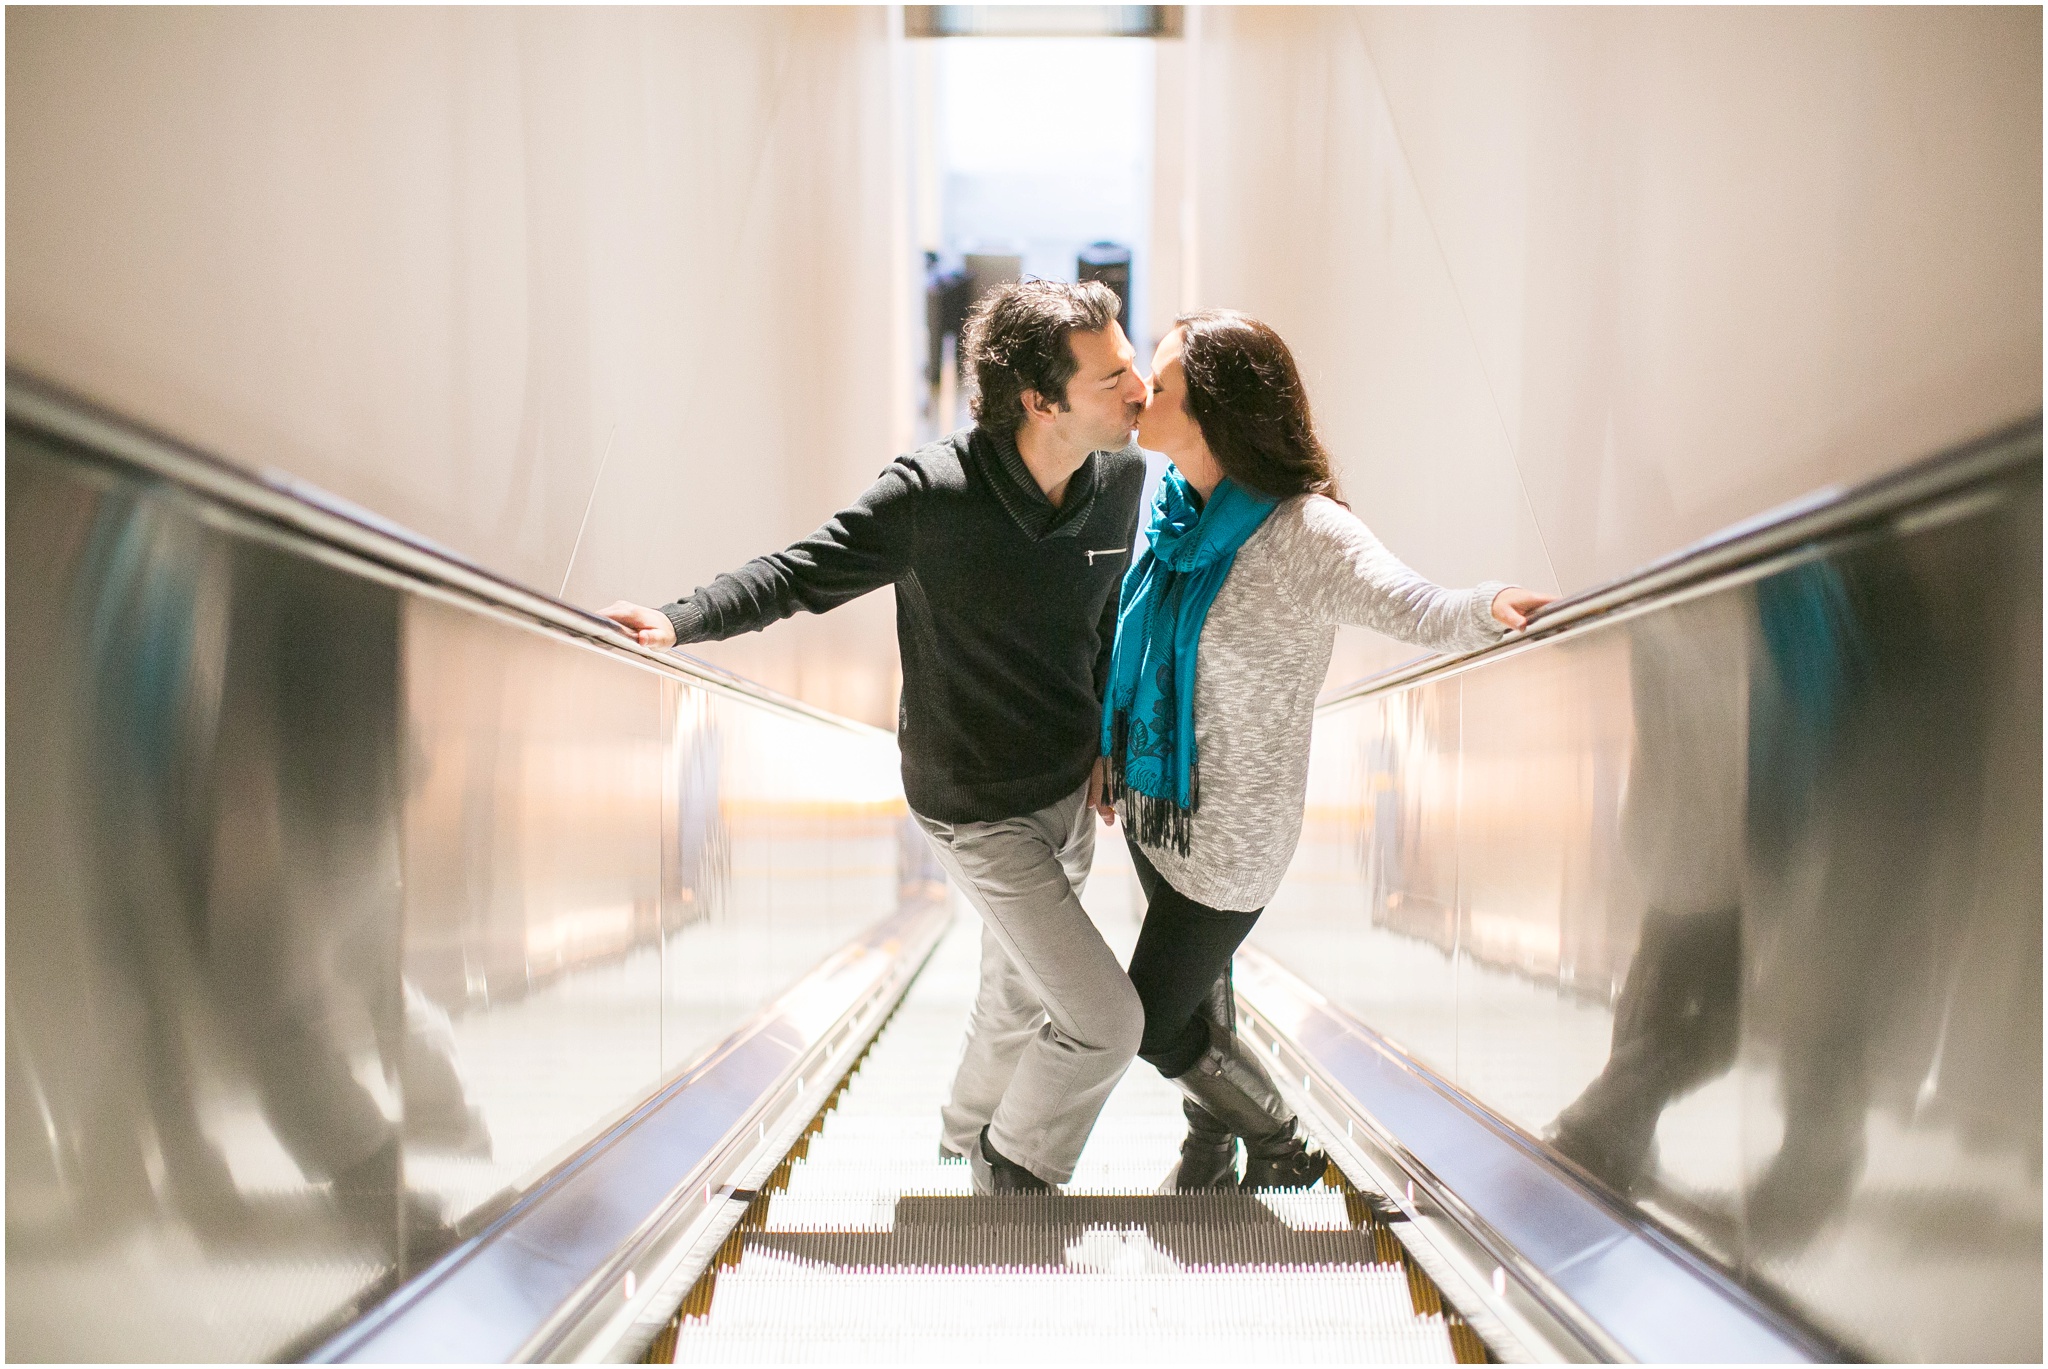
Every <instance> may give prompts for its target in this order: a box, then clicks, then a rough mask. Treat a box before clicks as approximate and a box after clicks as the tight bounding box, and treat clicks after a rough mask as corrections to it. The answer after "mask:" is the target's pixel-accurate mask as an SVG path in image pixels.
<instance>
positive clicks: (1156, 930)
mask: <svg viewBox="0 0 2048 1369" xmlns="http://www.w3.org/2000/svg"><path fill="white" fill-rule="evenodd" d="M1124 844H1125V845H1127V846H1129V847H1130V848H1131V862H1132V864H1134V865H1136V866H1137V867H1138V883H1139V884H1140V885H1141V886H1143V888H1144V890H1145V903H1146V908H1145V925H1144V927H1143V928H1142V929H1141V930H1140V931H1139V932H1138V948H1137V949H1136V950H1135V951H1133V952H1131V984H1132V985H1133V986H1134V987H1135V988H1136V989H1137V990H1138V999H1139V1001H1140V1002H1142V1003H1143V1004H1144V1005H1145V1035H1144V1037H1143V1039H1142V1040H1141V1041H1140V1042H1139V1045H1138V1054H1139V1056H1140V1057H1142V1058H1143V1059H1145V1060H1147V1061H1149V1062H1151V1064H1152V1065H1153V1067H1154V1068H1156V1069H1157V1070H1158V1071H1159V1073H1160V1074H1162V1075H1164V1076H1165V1077H1166V1078H1168V1079H1172V1078H1173V1077H1175V1076H1176V1075H1181V1074H1185V1073H1187V1072H1188V1071H1189V1070H1191V1069H1193V1068H1194V1067H1195V1062H1196V1061H1197V1060H1199V1059H1201V1058H1202V1052H1203V1051H1205V1050H1207V1049H1208V1048H1209V1029H1208V1027H1207V1026H1206V1025H1205V1024H1204V1020H1203V1018H1202V1017H1201V1014H1200V1011H1199V1010H1200V1008H1201V1006H1202V1000H1203V998H1205V997H1206V996H1207V995H1208V992H1209V986H1210V985H1212V984H1214V983H1215V982H1216V979H1217V976H1219V975H1221V974H1222V973H1223V972H1224V971H1225V970H1226V969H1228V968H1229V967H1230V957H1231V956H1233V955H1235V954H1236V953H1237V948H1238V946H1239V945H1240V944H1241V943H1242V942H1243V941H1244V939H1245V938H1246V937H1247V936H1250V935H1251V930H1252V928H1253V927H1254V926H1255V925H1256V924H1257V923H1258V920H1259V914H1260V913H1261V912H1264V911H1265V910H1264V909H1263V908H1261V909H1256V910H1254V911H1252V912H1249V913H1231V912H1224V911H1222V910H1221V909H1217V908H1211V907H1208V906H1207V905H1206V904H1201V903H1197V902H1195V901H1194V900H1193V899H1191V898H1189V897H1188V896H1187V895H1185V894H1183V893H1181V892H1180V890H1178V889H1176V888H1174V887H1173V886H1172V885H1171V884H1168V883H1167V882H1166V880H1165V879H1164V878H1163V877H1162V876H1161V875H1160V873H1159V872H1158V871H1157V870H1155V869H1153V868H1152V862H1151V861H1149V860H1147V859H1145V853H1144V851H1143V850H1141V849H1140V848H1139V846H1138V843H1136V842H1135V841H1132V840H1131V839H1130V834H1129V833H1128V832H1126V833H1125V834H1124Z"/></svg>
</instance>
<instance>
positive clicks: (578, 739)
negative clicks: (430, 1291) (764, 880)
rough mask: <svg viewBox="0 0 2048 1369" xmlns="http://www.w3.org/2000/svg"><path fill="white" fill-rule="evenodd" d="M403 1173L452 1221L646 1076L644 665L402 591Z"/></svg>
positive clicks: (620, 1103)
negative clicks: (410, 1065)
mask: <svg viewBox="0 0 2048 1369" xmlns="http://www.w3.org/2000/svg"><path fill="white" fill-rule="evenodd" d="M406 655H407V682H408V698H407V719H408V732H409V736H410V751H411V762H412V777H411V794H410V798H409V802H408V804H407V811H406V876H407V885H406V887H407V901H406V903H407V906H406V958H405V988H406V994H407V1012H408V1020H409V1022H410V1023H412V1024H413V1025H414V1034H413V1038H412V1039H413V1040H415V1041H416V1042H418V1043H419V1044H418V1045H417V1046H416V1048H415V1050H414V1056H415V1057H417V1059H418V1061H419V1065H418V1068H417V1073H416V1074H415V1075H412V1076H408V1077H407V1078H406V1079H404V1080H403V1083H404V1085H405V1097H406V1130H407V1135H408V1140H409V1144H408V1147H407V1164H406V1172H407V1178H408V1181H409V1183H410V1184H411V1185H412V1186H413V1188H414V1189H415V1190H416V1191H419V1192H422V1193H426V1194H432V1195H433V1196H434V1197H435V1198H436V1199H438V1200H439V1201H440V1203H441V1205H442V1206H443V1208H444V1211H445V1215H446V1216H447V1217H448V1218H449V1219H451V1220H454V1219H460V1218H462V1217H464V1216H466V1215H468V1214H470V1213H472V1212H474V1211H475V1210H476V1209H477V1208H478V1206H479V1205H480V1204H482V1203H483V1202H484V1201H485V1200H486V1199H488V1198H489V1197H491V1196H492V1195H493V1194H496V1193H499V1192H500V1191H503V1190H506V1189H508V1188H512V1189H516V1188H520V1187H524V1186H525V1184H527V1183H528V1182H531V1181H532V1180H533V1179H535V1178H538V1177H539V1176H540V1175H541V1174H543V1173H544V1172H545V1171H546V1170H547V1169H549V1168H551V1167H552V1166H553V1165H554V1164H556V1163H558V1162H559V1161H560V1160H561V1159H563V1158H564V1157H566V1156H567V1155H568V1154H569V1153H570V1152H571V1151H572V1150H573V1149H574V1148H575V1147H576V1146H578V1145H579V1144H581V1143H582V1142H583V1141H585V1140H587V1139H588V1138H589V1137H590V1136H591V1135H592V1134H593V1133H594V1132H595V1131H596V1130H597V1129H598V1128H600V1127H602V1126H603V1125H605V1124H606V1123H608V1122H610V1121H611V1120H613V1119H614V1118H615V1117H616V1116H618V1115H619V1114H620V1113H621V1112H623V1111H624V1110H625V1109H627V1108H629V1107H630V1106H632V1105H633V1104H634V1103H636V1102H637V1101H638V1100H639V1099H640V1098H642V1097H644V1096H645V1095H646V1094H647V1093H648V1092H649V1091H651V1090H652V1089H653V1087H654V1085H655V1083H656V1081H657V1079H658V1078H659V1075H660V1072H661V1048H660V1024H661V963H660V954H659V950H658V937H659V908H660V885H661V881H660V851H661V814H662V802H661V794H662V770H661V760H662V752H661V716H660V705H661V694H662V683H663V682H662V678H661V676H659V675H658V674H656V673H655V672H653V671H651V670H644V669H635V668H632V667H629V666H625V665H623V664H622V663H621V662H620V661H618V660H616V659H615V658H613V657H610V656H608V655H605V654H602V653H599V652H596V651H593V650H589V649H584V648H579V647H576V646H573V645H570V644H568V643H564V642H562V641H560V640H559V639H556V638H552V637H548V636H543V635H542V634H541V633H539V632H538V631H536V630H533V629H530V628H524V627H520V626H517V625H515V624H513V623H511V622H508V621H504V620H500V619H497V618H493V617H486V616H484V615H481V614H477V613H474V612H469V611H465V610H462V609H458V608H454V607H451V606H449V605H445V604H442V603H439V602H437V601H434V600H413V601H412V602H411V604H410V605H409V617H408V623H407V638H406Z"/></svg>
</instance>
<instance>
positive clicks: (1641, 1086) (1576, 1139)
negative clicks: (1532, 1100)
mask: <svg viewBox="0 0 2048 1369" xmlns="http://www.w3.org/2000/svg"><path fill="white" fill-rule="evenodd" d="M1741 927H1742V919H1741V912H1740V909H1737V908H1728V909H1724V910H1721V911H1718V912H1711V913H1692V914H1685V915H1679V916H1673V915H1671V914H1668V913H1661V912H1652V913H1650V914H1649V915H1648V916H1646V917H1645V918H1644V919H1643V931H1642V940H1641V942H1640V944H1639V945H1638V946H1637V948H1636V955H1635V960H1634V961H1633V963H1631V964H1630V966H1629V971H1628V978H1627V980H1626V982H1624V984H1623V985H1622V990H1621V997H1620V999H1619V1000H1618V1001H1617V1002H1616V1003H1615V1011H1614V1044H1613V1048H1612V1050H1611V1051H1610V1052H1609V1054H1608V1057H1607V1064H1606V1067H1605V1068H1603V1069H1602V1070H1601V1071H1600V1073H1599V1075H1598V1076H1597V1077H1596V1078H1595V1079H1594V1080H1593V1082H1592V1083H1591V1084H1588V1085H1587V1086H1586V1089H1585V1091H1584V1092H1583V1093H1581V1094H1580V1095H1579V1096H1578V1097H1577V1098H1576V1099H1575V1100H1573V1102H1572V1103H1571V1105H1570V1106H1568V1107H1566V1108H1565V1110H1564V1111H1563V1112H1562V1113H1560V1114H1558V1118H1557V1121H1556V1122H1555V1123H1553V1124H1552V1129H1551V1133H1550V1137H1549V1139H1550V1143H1551V1144H1552V1145H1554V1146H1556V1147H1557V1149H1559V1150H1560V1151H1562V1152H1564V1154H1566V1155H1567V1156H1569V1157H1570V1158H1571V1159H1573V1160H1576V1161H1577V1162H1578V1163H1579V1164H1580V1165H1582V1166H1584V1167H1585V1168H1586V1169H1587V1170H1589V1171H1591V1172H1592V1173H1593V1174H1594V1175H1596V1176H1598V1177H1599V1178H1601V1179H1604V1180H1605V1181H1607V1182H1608V1183H1610V1184H1612V1185H1613V1186H1614V1187H1616V1188H1618V1189H1620V1190H1621V1191H1622V1192H1624V1193H1626V1192H1629V1191H1631V1190H1632V1189H1634V1188H1635V1187H1636V1186H1637V1185H1639V1184H1640V1183H1641V1182H1642V1181H1643V1180H1644V1179H1645V1178H1646V1177H1648V1175H1649V1173H1650V1171H1651V1170H1652V1169H1654V1167H1655V1166H1654V1164H1653V1160H1652V1157H1653V1154H1654V1148H1655V1144H1656V1137H1657V1121H1658V1118H1659V1117H1661V1116H1662V1115H1663V1112H1664V1109H1665V1108H1667V1107H1669V1106H1670V1105H1671V1104H1672V1103H1673V1102H1675V1101H1676V1100H1677V1099H1679V1098H1682V1097H1684V1096H1685V1095H1686V1094H1688V1093H1690V1092H1692V1091H1693V1090H1694V1089H1697V1088H1699V1087H1700V1086H1701V1085H1703V1084H1705V1083H1707V1082H1708V1081H1709V1080H1711V1079H1713V1078H1715V1077H1717V1076H1719V1075H1721V1074H1723V1073H1725V1072H1726V1071H1727V1070H1728V1068H1729V1067H1730V1066H1731V1065H1732V1064H1734V1062H1735V1050H1736V1044H1737V1040H1738V1030H1737V1029H1738V1027H1739V1023H1740V1017H1741V1013H1740V994H1741V970H1742V952H1741V941H1742V934H1741Z"/></svg>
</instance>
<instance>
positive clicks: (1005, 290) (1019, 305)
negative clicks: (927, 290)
mask: <svg viewBox="0 0 2048 1369" xmlns="http://www.w3.org/2000/svg"><path fill="white" fill-rule="evenodd" d="M1119 307H1120V306H1119V304H1118V301H1117V297H1116V292H1115V291H1114V290H1112V289H1110V288H1109V287H1108V286H1107V285H1104V284H1103V283H1102V282H1101V281H1099V280H1085V281H1082V282H1080V283H1079V284H1075V283H1073V282H1071V281H1063V280H1026V281H1018V282H1016V283H1015V284H1011V285H1005V286H1002V287H1001V288H999V289H996V290H991V291H990V292H989V293H988V294H986V295H984V296H982V298H981V300H980V302H979V303H977V304H976V305H975V306H974V310H973V312H972V313H970V314H968V316H967V327H966V329H965V330H964V334H963V336H964V338H965V341H966V350H967V362H968V367H969V369H970V370H971V371H972V372H973V375H974V401H973V408H974V417H975V420H976V421H977V422H978V423H980V424H981V425H982V426H983V427H985V428H993V429H995V430H997V431H999V432H1005V433H1014V432H1016V431H1017V429H1019V428H1021V427H1023V426H1024V392H1025V391H1026V390H1036V391H1037V392H1038V393H1039V394H1040V395H1042V396H1044V397H1045V398H1047V399H1050V400H1052V401H1054V402H1056V403H1057V404H1058V405H1059V406H1060V408H1062V409H1064V408H1066V407H1067V382H1068V381H1070V380H1072V379H1073V378H1074V372H1076V371H1078V370H1079V369H1081V365H1080V363H1079V362H1077V361H1075V360H1074V351H1073V348H1071V347H1069V346H1068V345H1067V335H1068V334H1069V333H1071V332H1073V331H1074V330H1075V329H1076V328H1078V329H1080V330H1081V331H1082V332H1084V333H1094V332H1099V331H1101V330H1102V329H1104V328H1107V327H1109V325H1110V324H1112V323H1115V322H1116V316H1117V311H1118V309H1119Z"/></svg>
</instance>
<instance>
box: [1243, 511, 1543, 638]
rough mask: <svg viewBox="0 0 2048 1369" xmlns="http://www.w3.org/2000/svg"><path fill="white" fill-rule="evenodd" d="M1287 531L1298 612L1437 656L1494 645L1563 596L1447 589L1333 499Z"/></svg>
mask: <svg viewBox="0 0 2048 1369" xmlns="http://www.w3.org/2000/svg"><path fill="white" fill-rule="evenodd" d="M1287 531H1288V532H1289V533H1291V534H1292V536H1291V538H1290V541H1293V542H1294V543H1295V545H1291V546H1288V547H1286V548H1284V549H1283V550H1282V564H1283V565H1285V566H1286V568H1287V570H1286V583H1285V585H1284V586H1283V588H1284V590H1285V592H1286V594H1287V597H1288V598H1289V599H1290V600H1292V601H1293V602H1294V604H1295V605H1296V607H1297V608H1299V609H1300V610H1301V611H1302V612H1304V613H1306V614H1308V615H1310V616H1311V617H1314V618H1316V619H1318V620H1320V621H1323V622H1329V623H1350V624H1352V625H1354V626H1357V627H1367V628H1371V629H1372V630H1373V631H1374V632H1380V633H1384V634H1386V635H1387V636H1389V637H1394V638H1397V639H1399V640H1401V641H1404V642H1412V643H1413V644H1414V645H1416V646H1419V647H1426V648H1428V649H1429V650H1431V651H1445V652H1461V651H1476V650H1478V649H1479V648H1481V647H1484V646H1489V645H1491V644H1492V643H1493V642H1495V641H1497V640H1499V639H1500V637H1501V636H1502V635H1503V634H1505V633H1506V632H1508V631H1509V630H1510V629H1511V628H1517V627H1522V626H1525V625H1526V624H1527V621H1528V615H1529V613H1531V612H1532V611H1534V610H1535V609H1536V608H1538V607H1540V606H1542V605H1543V604H1547V603H1549V602H1550V601H1551V600H1552V599H1553V598H1555V597H1556V596H1555V595H1550V594H1545V593H1542V592H1541V591H1538V590H1529V589H1522V588H1519V587H1517V586H1513V585H1508V584H1505V583H1503V582H1502V581H1499V580H1486V581H1482V582H1481V583H1480V584H1479V585H1477V586H1476V587H1474V588H1472V589H1446V588H1444V587H1443V586H1442V585H1438V584H1435V583H1433V582H1432V581H1430V580H1428V579H1426V578H1424V577H1423V576H1421V575H1419V574H1417V573H1416V572H1415V571H1414V570H1412V569H1410V568H1409V567H1408V565H1407V564H1406V563H1404V562H1403V561H1402V560H1401V558H1400V557H1398V556H1396V555H1394V553H1392V552H1391V551H1388V550H1387V548H1386V546H1385V545H1384V544H1383V543H1382V542H1381V541H1380V540H1379V538H1377V537H1375V536H1373V534H1372V530H1371V529H1370V528H1368V527H1366V526H1365V524H1364V523H1361V522H1360V521H1359V520H1358V518H1357V517H1356V516H1355V515H1354V514H1353V513H1352V512H1351V511H1350V510H1349V509H1346V508H1345V507H1343V506H1342V505H1341V504H1337V503H1335V502H1333V501H1331V500H1328V499H1322V498H1311V499H1308V500H1306V501H1304V503H1303V505H1302V508H1301V516H1300V522H1299V524H1298V526H1296V527H1294V528H1290V529H1288V530H1287Z"/></svg>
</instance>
